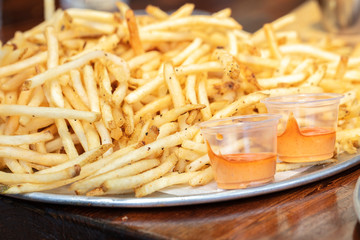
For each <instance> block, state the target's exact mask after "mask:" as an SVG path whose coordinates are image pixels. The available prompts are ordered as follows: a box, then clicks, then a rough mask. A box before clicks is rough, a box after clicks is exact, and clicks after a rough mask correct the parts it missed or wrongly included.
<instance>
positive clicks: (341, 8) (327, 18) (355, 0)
mask: <svg viewBox="0 0 360 240" xmlns="http://www.w3.org/2000/svg"><path fill="white" fill-rule="evenodd" d="M318 3H319V7H320V10H321V13H322V20H323V25H324V27H325V28H326V29H327V30H328V31H330V32H333V33H340V34H351V33H359V32H360V0H318Z"/></svg>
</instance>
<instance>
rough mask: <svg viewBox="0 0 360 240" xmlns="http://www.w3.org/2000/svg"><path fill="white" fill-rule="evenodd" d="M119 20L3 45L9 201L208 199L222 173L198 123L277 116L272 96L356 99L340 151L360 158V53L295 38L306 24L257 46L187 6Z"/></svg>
mask: <svg viewBox="0 0 360 240" xmlns="http://www.w3.org/2000/svg"><path fill="white" fill-rule="evenodd" d="M117 7H118V11H117V12H114V13H110V12H101V11H95V10H85V9H68V10H65V11H63V10H57V11H55V12H54V13H53V14H52V15H51V17H48V19H47V20H46V21H44V22H42V23H41V24H39V25H38V26H35V27H34V28H32V29H30V30H28V31H26V32H17V33H16V34H15V36H14V38H13V39H11V40H10V41H8V42H7V43H4V44H1V47H0V134H1V135H0V168H1V169H2V170H1V171H0V183H1V188H0V189H1V192H2V193H23V192H36V191H45V190H50V189H56V188H58V187H62V186H67V187H68V188H69V189H70V190H71V191H73V192H74V193H76V194H81V195H87V196H101V195H108V194H125V193H135V196H136V197H143V196H146V195H149V194H151V193H153V192H156V191H159V190H161V189H163V188H165V187H168V186H173V185H177V184H188V185H190V186H194V187H196V186H200V185H205V184H207V183H209V182H211V181H212V180H213V173H212V169H211V166H210V164H209V158H208V156H207V149H206V145H205V143H204V140H203V137H202V136H201V133H200V132H199V129H198V128H197V127H196V126H195V125H196V123H199V122H202V121H206V120H210V119H216V118H224V117H230V116H233V115H244V114H258V113H264V112H266V108H265V106H264V105H263V104H262V103H260V100H261V99H263V98H265V97H269V96H278V95H287V94H295V93H317V92H338V93H343V94H344V95H345V98H343V99H342V102H341V106H340V116H339V124H338V125H339V129H338V135H337V148H336V151H337V154H341V153H342V152H347V153H356V152H357V147H358V146H359V135H360V121H359V120H360V119H359V113H360V104H359V99H360V91H359V90H360V88H359V87H360V84H359V82H360V70H359V66H360V48H359V47H358V46H349V45H347V44H346V43H345V42H343V41H341V40H338V39H332V38H330V37H327V36H324V38H322V39H308V40H303V39H301V38H300V36H299V35H298V33H297V32H296V31H283V30H282V29H283V28H284V27H286V26H288V25H289V24H292V23H293V22H294V21H296V19H295V17H294V16H293V15H286V16H285V17H282V18H280V19H278V20H276V21H274V22H272V23H268V24H265V25H264V27H263V28H261V29H259V30H258V31H257V32H255V33H253V34H251V33H248V32H246V31H244V30H242V27H241V25H240V24H239V23H237V22H236V21H235V20H234V19H233V18H231V10H230V9H224V10H222V11H219V12H216V13H214V14H212V15H193V14H192V13H193V10H194V5H193V4H185V5H183V6H182V7H181V8H179V9H178V10H177V11H175V12H174V13H172V14H168V13H166V12H164V11H162V10H161V9H160V8H158V7H155V6H151V5H149V6H148V7H147V8H146V12H147V15H139V16H138V15H136V16H135V14H134V11H133V10H131V9H130V8H129V7H128V6H127V5H126V4H124V3H121V2H119V3H118V4H117ZM319 147H321V146H319ZM329 161H336V159H332V160H329ZM329 161H325V162H329ZM301 166H303V165H302V164H293V165H292V164H285V163H279V164H278V166H277V167H278V168H277V170H278V171H284V170H287V169H291V168H294V167H301Z"/></svg>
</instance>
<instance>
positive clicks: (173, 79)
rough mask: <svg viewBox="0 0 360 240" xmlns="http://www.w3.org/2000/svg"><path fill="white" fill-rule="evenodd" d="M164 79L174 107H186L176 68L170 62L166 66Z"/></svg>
mask: <svg viewBox="0 0 360 240" xmlns="http://www.w3.org/2000/svg"><path fill="white" fill-rule="evenodd" d="M164 79H165V82H166V85H167V87H168V89H169V92H170V95H171V98H172V101H173V104H174V107H181V106H184V105H185V97H184V95H183V94H182V88H181V86H180V83H179V80H178V79H177V76H176V74H175V71H174V67H173V66H172V64H171V63H169V62H167V63H165V64H164Z"/></svg>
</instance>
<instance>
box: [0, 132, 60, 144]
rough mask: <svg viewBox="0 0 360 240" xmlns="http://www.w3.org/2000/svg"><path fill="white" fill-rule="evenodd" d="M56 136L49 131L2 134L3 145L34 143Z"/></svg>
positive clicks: (0, 141)
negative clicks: (26, 133)
mask: <svg viewBox="0 0 360 240" xmlns="http://www.w3.org/2000/svg"><path fill="white" fill-rule="evenodd" d="M53 138H54V136H53V135H52V134H51V132H49V131H44V132H38V133H32V134H28V135H11V136H7V135H0V144H1V145H11V146H19V145H23V144H34V143H37V142H43V141H49V140H51V139H53Z"/></svg>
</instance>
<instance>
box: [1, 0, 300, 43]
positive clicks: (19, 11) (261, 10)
mask: <svg viewBox="0 0 360 240" xmlns="http://www.w3.org/2000/svg"><path fill="white" fill-rule="evenodd" d="M59 1H60V0H56V6H57V7H61V3H60V2H59ZM69 1H74V0H69ZM102 1H106V0H102ZM305 1H306V0H197V1H185V0H155V1H145V0H130V2H129V5H130V7H131V8H132V9H134V10H139V9H144V8H145V7H146V6H147V5H148V4H152V5H155V6H158V7H160V8H161V9H163V10H165V11H171V10H174V9H177V8H179V7H180V6H181V5H183V4H184V3H186V2H192V3H194V4H195V6H196V8H197V9H199V10H205V11H209V12H216V11H219V10H221V9H223V8H226V7H230V8H231V9H232V15H233V17H234V18H235V19H236V20H237V21H238V22H239V23H240V24H242V25H243V28H244V29H245V30H247V31H250V32H254V31H256V30H257V29H259V28H260V27H262V25H263V24H264V23H266V22H271V21H273V20H275V19H277V18H279V17H281V16H283V15H285V14H286V13H288V12H290V11H291V10H293V9H294V8H296V7H297V6H299V5H300V4H301V3H303V2H305ZM0 10H2V11H1V13H2V14H0V16H1V17H2V18H1V20H0V27H1V31H0V40H1V41H2V42H6V41H7V40H9V39H10V38H11V37H12V36H13V35H14V32H15V31H16V30H20V31H24V30H27V29H29V28H31V27H33V26H35V25H37V24H39V23H40V22H42V21H43V20H44V16H43V0H0ZM1 23H2V24H1Z"/></svg>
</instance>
